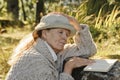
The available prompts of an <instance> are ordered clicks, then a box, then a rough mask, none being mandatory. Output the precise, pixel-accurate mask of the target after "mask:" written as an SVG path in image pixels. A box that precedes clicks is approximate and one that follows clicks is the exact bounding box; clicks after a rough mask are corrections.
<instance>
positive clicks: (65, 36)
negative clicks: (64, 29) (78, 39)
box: [62, 33, 68, 41]
mask: <svg viewBox="0 0 120 80" xmlns="http://www.w3.org/2000/svg"><path fill="white" fill-rule="evenodd" d="M62 38H63V39H64V40H65V41H67V38H68V36H67V34H66V33H63V35H62Z"/></svg>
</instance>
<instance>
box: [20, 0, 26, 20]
mask: <svg viewBox="0 0 120 80" xmlns="http://www.w3.org/2000/svg"><path fill="white" fill-rule="evenodd" d="M21 3H22V11H23V17H24V20H25V21H26V13H25V9H24V3H23V0H21Z"/></svg>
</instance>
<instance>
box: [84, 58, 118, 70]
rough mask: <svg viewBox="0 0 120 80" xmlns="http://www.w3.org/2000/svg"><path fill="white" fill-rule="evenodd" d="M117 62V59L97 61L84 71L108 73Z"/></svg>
mask: <svg viewBox="0 0 120 80" xmlns="http://www.w3.org/2000/svg"><path fill="white" fill-rule="evenodd" d="M116 62H117V59H95V63H93V64H91V65H88V66H86V67H85V68H84V71H94V72H108V71H109V70H110V69H111V68H112V67H113V65H114V64H115V63H116Z"/></svg>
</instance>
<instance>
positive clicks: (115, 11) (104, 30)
mask: <svg viewBox="0 0 120 80" xmlns="http://www.w3.org/2000/svg"><path fill="white" fill-rule="evenodd" d="M53 11H58V12H63V13H65V14H68V15H71V16H74V17H75V18H76V19H77V20H78V21H79V22H80V23H84V24H88V25H89V28H90V31H91V33H92V36H93V39H94V41H95V43H96V45H97V48H98V52H97V54H96V55H95V56H93V57H92V58H111V59H119V60H120V0H0V80H4V78H5V76H6V73H7V72H8V70H9V68H10V66H9V65H8V63H7V61H8V60H9V57H10V56H11V54H12V52H13V49H14V48H15V46H16V45H17V44H18V43H19V41H20V39H22V38H23V37H24V36H25V35H26V34H28V33H30V32H31V31H32V30H33V29H34V27H35V26H36V25H37V24H38V23H39V21H40V19H41V17H42V16H43V15H45V14H47V13H49V12H53ZM68 42H69V43H73V40H72V38H70V39H69V40H68Z"/></svg>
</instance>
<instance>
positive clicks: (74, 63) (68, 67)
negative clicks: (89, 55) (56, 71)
mask: <svg viewBox="0 0 120 80" xmlns="http://www.w3.org/2000/svg"><path fill="white" fill-rule="evenodd" d="M94 62H95V61H93V60H90V59H84V58H80V57H73V58H71V59H70V60H69V61H67V62H66V64H65V66H64V72H65V73H67V74H71V73H72V70H73V69H74V68H78V67H82V66H86V65H90V64H92V63H94Z"/></svg>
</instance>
